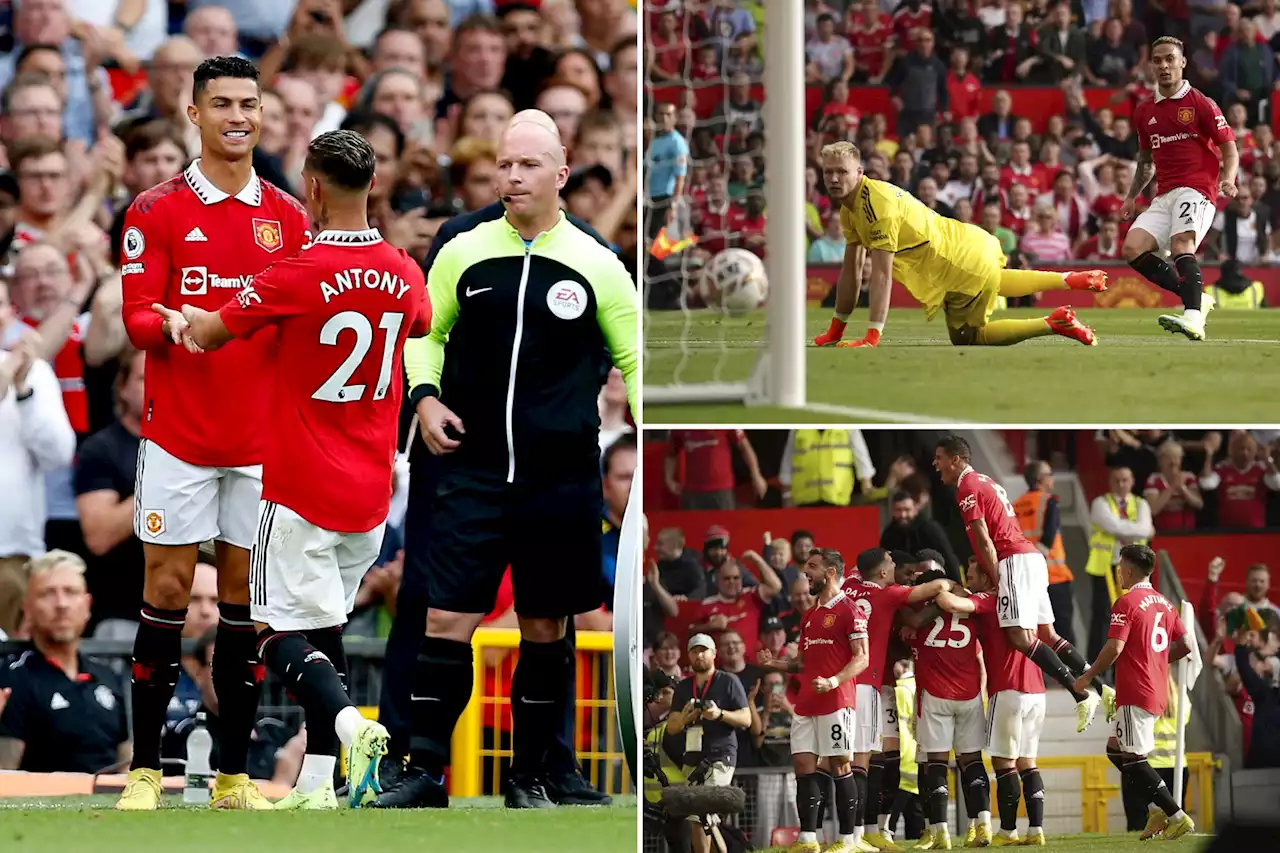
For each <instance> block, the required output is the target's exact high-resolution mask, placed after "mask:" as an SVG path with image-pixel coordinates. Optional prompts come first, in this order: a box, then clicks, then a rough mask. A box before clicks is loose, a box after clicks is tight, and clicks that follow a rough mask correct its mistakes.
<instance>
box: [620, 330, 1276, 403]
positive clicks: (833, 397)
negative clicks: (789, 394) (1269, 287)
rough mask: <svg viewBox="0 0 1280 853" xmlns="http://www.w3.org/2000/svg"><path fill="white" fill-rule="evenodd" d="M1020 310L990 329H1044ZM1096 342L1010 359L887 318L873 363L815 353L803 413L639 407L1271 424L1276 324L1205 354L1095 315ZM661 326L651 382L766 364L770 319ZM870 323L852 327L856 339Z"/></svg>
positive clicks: (1010, 353) (719, 375) (851, 354)
mask: <svg viewBox="0 0 1280 853" xmlns="http://www.w3.org/2000/svg"><path fill="white" fill-rule="evenodd" d="M1047 313H1048V310H1047V309H1013V310H1009V311H1003V312H1000V313H998V314H997V315H996V318H997V319H999V318H1006V317H1012V318H1026V317H1040V316H1044V315H1045V314H1047ZM1078 313H1079V316H1080V318H1081V320H1083V321H1084V322H1085V323H1087V324H1089V325H1090V326H1092V327H1093V328H1094V329H1095V330H1096V331H1097V333H1098V345H1097V346H1095V347H1085V346H1082V345H1080V344H1078V343H1076V342H1074V341H1070V340H1067V339H1065V338H1060V337H1056V336H1054V337H1047V338H1040V339H1037V340H1032V341H1026V342H1024V343H1021V344H1018V345H1016V346H1012V347H953V346H952V345H951V344H950V342H949V341H948V339H947V330H946V325H945V324H944V322H943V320H942V318H941V317H940V316H939V317H937V318H935V320H934V321H933V322H926V321H925V319H924V312H923V311H920V310H917V309H901V308H897V309H893V310H892V311H890V314H889V322H888V325H887V327H886V329H885V337H884V339H883V340H882V341H881V343H880V346H879V347H877V348H876V349H874V350H865V349H857V350H854V349H835V348H822V349H819V348H817V347H814V346H813V345H812V344H811V343H810V344H809V346H808V347H807V349H806V355H807V368H806V372H807V385H808V388H807V401H808V403H809V404H810V407H809V408H806V409H797V410H783V409H777V408H772V407H764V406H760V407H757V406H742V405H703V404H689V405H662V406H658V405H645V407H644V423H645V425H646V426H657V425H661V424H681V423H733V424H765V423H803V422H830V423H877V422H878V423H911V422H920V423H930V422H935V423H944V422H945V423H998V424H1056V423H1079V424H1108V423H1110V424H1117V423H1120V424H1177V423H1183V424H1187V423H1223V422H1229V423H1271V422H1274V421H1275V419H1276V412H1277V405H1276V401H1275V388H1276V387H1277V384H1276V379H1275V377H1276V376H1277V372H1278V371H1280V311H1271V310H1258V311H1215V312H1213V313H1212V314H1211V315H1210V316H1209V324H1208V335H1209V340H1207V341H1203V342H1192V341H1189V340H1187V339H1186V338H1183V337H1181V336H1174V335H1171V334H1169V333H1168V332H1165V331H1164V330H1163V329H1161V328H1160V327H1159V326H1158V325H1157V324H1156V317H1157V316H1159V315H1160V314H1161V313H1166V312H1165V311H1161V310H1145V309H1125V308H1112V309H1088V310H1081V311H1079V312H1078ZM685 316H686V315H684V314H682V313H681V312H678V311H672V312H653V313H650V314H648V315H647V317H646V324H645V362H644V380H645V382H646V383H647V384H663V385H665V384H670V383H671V382H672V381H673V380H674V379H675V377H676V374H677V372H679V375H680V379H681V380H682V381H684V382H705V381H711V380H714V379H719V380H721V381H741V380H744V379H746V378H747V377H748V376H749V375H750V374H751V371H752V368H753V367H754V365H755V363H756V361H757V359H758V357H759V356H760V355H761V354H762V353H763V344H764V340H765V325H764V323H765V319H764V312H763V311H760V312H757V313H755V314H752V315H749V316H747V317H739V318H728V317H724V316H723V315H720V314H717V313H714V312H711V311H696V312H692V313H691V314H689V315H688V316H689V318H690V322H689V323H688V325H687V326H686V322H685ZM830 317H831V311H830V310H829V309H826V308H810V309H809V311H808V319H807V323H808V326H807V329H806V336H805V337H806V340H808V341H812V340H813V337H814V335H816V334H818V333H819V332H821V331H824V330H825V329H826V327H827V323H828V321H829V319H830ZM865 324H866V311H865V310H862V309H860V310H859V311H858V312H857V313H856V314H854V316H853V319H852V320H851V321H850V323H849V332H850V333H852V334H848V333H847V337H859V336H861V335H862V332H863V330H864V329H865Z"/></svg>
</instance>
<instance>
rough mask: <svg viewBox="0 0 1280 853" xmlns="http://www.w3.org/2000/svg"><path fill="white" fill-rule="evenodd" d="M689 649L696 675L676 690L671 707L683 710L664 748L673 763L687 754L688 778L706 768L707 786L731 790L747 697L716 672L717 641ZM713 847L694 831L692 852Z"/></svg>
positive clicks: (696, 640) (699, 641)
mask: <svg viewBox="0 0 1280 853" xmlns="http://www.w3.org/2000/svg"><path fill="white" fill-rule="evenodd" d="M688 649H689V663H690V666H691V667H692V669H693V675H692V676H690V677H689V678H686V679H684V680H683V681H681V682H680V683H679V684H677V685H676V689H675V694H674V695H673V697H672V700H671V707H672V708H675V709H678V710H673V711H672V712H671V713H670V715H668V717H667V738H666V741H665V743H664V744H663V747H664V749H665V750H666V752H667V753H668V754H669V755H671V757H672V758H677V759H679V756H680V755H681V754H683V756H684V757H683V759H680V763H682V764H683V765H684V773H685V775H686V776H690V775H691V774H692V773H693V772H694V770H695V769H698V770H701V769H702V768H704V767H705V778H704V779H703V781H702V784H704V785H710V786H715V787H727V786H728V785H729V783H730V781H731V780H732V779H733V770H734V767H735V766H736V764H737V758H738V736H737V731H736V730H737V729H745V728H747V727H749V726H750V725H751V711H750V710H749V709H748V707H747V694H746V691H745V690H744V689H743V688H742V682H740V681H739V680H738V679H737V678H735V677H734V676H732V675H728V674H725V673H721V672H717V671H716V664H715V660H716V644H715V641H714V640H712V639H711V638H710V637H708V636H707V635H706V634H695V635H694V636H693V637H692V638H690V640H689V645H688ZM694 819H696V818H694ZM709 842H710V840H709V838H708V836H707V835H706V834H705V833H703V832H694V833H693V853H707V851H708V850H709V849H710V843H709Z"/></svg>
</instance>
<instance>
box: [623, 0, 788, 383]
mask: <svg viewBox="0 0 1280 853" xmlns="http://www.w3.org/2000/svg"><path fill="white" fill-rule="evenodd" d="M764 5H765V8H766V10H767V11H766V15H767V18H766V20H765V21H764V22H762V23H763V24H764V25H763V26H760V27H759V28H757V27H756V22H755V21H754V20H753V19H752V17H751V13H750V12H749V11H748V10H746V9H741V8H732V9H722V8H719V6H718V4H707V5H706V9H705V11H703V12H699V13H695V12H691V11H681V10H680V9H679V8H677V6H679V4H670V3H667V2H665V0H645V26H646V30H645V43H646V45H645V46H646V51H647V57H648V59H647V63H646V77H645V114H646V120H647V122H648V127H647V131H648V132H647V133H646V140H647V145H646V157H645V184H646V186H645V194H646V196H645V205H644V214H645V245H646V250H647V254H646V268H645V274H644V296H645V303H644V304H645V308H644V316H645V335H644V337H645V362H644V369H645V375H644V385H645V403H646V404H659V405H661V404H669V403H736V402H740V403H768V404H772V405H777V406H788V407H800V406H803V405H804V404H805V300H806V293H805V291H806V276H805V245H806V240H805V224H804V215H805V210H804V198H803V192H802V190H803V187H804V185H805V142H806V134H805V121H804V119H805V110H804V105H805V85H804V84H805V80H804V75H805V61H804V4H803V3H800V2H798V0H797V2H794V3H792V2H786V3H769V4H764ZM683 8H684V9H688V6H687V4H686V5H685V6H684V7H683ZM761 57H764V58H765V60H764V61H762V59H761ZM743 87H747V88H748V91H749V93H750V94H749V97H748V98H747V99H746V100H747V101H750V102H752V103H750V104H746V105H745V106H746V109H741V108H740V106H741V105H743V99H742V98H740V97H734V93H735V91H736V92H737V93H738V94H741V93H742V90H743ZM764 92H767V97H763V93H764ZM667 105H674V108H675V121H676V130H675V131H674V132H675V133H677V134H679V137H680V139H679V140H676V139H673V138H671V137H670V135H669V134H668V133H667V132H666V130H665V128H664V127H663V125H662V120H663V119H662V113H664V112H666V111H669V110H670V107H669V106H667ZM757 107H758V109H757ZM682 142H683V145H682V144H681V143H682ZM686 146H687V150H688V155H687V158H686V166H685V169H684V174H683V175H678V173H679V172H680V171H681V169H679V168H677V167H676V164H675V159H676V157H677V156H679V155H680V153H681V152H683V151H684V150H686ZM759 175H762V176H763V179H760V178H759V177H757V176H759ZM681 178H682V179H683V180H681ZM726 195H727V196H728V197H729V198H726ZM730 199H732V203H730ZM761 208H763V210H765V211H767V216H766V217H764V218H763V224H762V219H761V216H760V212H761ZM761 225H762V227H761ZM731 247H741V248H745V249H747V250H749V251H753V252H755V253H756V254H757V255H759V256H761V257H763V259H764V266H765V270H766V274H767V278H768V282H769V289H768V290H769V292H768V298H767V300H766V304H765V306H764V307H763V308H762V309H761V310H758V311H754V312H750V313H748V314H746V315H744V316H729V315H727V314H726V313H724V311H723V309H720V308H709V307H705V306H704V305H703V302H702V300H701V297H700V295H699V288H698V284H699V280H700V277H701V275H702V271H703V269H704V267H705V266H706V265H707V264H709V263H710V261H711V259H712V258H713V257H714V256H715V255H716V254H717V253H718V252H720V251H723V250H725V249H727V248H731Z"/></svg>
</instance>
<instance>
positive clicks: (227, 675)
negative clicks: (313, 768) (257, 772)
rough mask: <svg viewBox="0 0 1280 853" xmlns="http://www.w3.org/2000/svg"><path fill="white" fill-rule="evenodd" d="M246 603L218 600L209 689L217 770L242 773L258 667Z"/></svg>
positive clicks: (259, 686)
mask: <svg viewBox="0 0 1280 853" xmlns="http://www.w3.org/2000/svg"><path fill="white" fill-rule="evenodd" d="M257 641H258V637H257V632H256V631H255V630H254V625H253V619H252V618H251V617H250V616H249V605H247V604H228V603H227V602H219V603H218V633H217V634H216V635H215V636H214V640H213V690H214V692H215V693H217V694H218V722H219V724H220V725H219V726H218V771H219V772H221V773H226V774H229V775H234V774H237V773H244V772H245V771H246V767H247V762H248V757H249V741H250V740H251V739H252V737H253V723H254V720H255V719H256V718H257V716H258V696H259V694H261V692H262V677H263V671H262V666H261V665H260V663H259V660H258V642H257Z"/></svg>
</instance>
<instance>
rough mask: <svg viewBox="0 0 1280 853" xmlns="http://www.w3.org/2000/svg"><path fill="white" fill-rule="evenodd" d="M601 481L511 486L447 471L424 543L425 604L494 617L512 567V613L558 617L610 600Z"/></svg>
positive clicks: (585, 610)
mask: <svg viewBox="0 0 1280 853" xmlns="http://www.w3.org/2000/svg"><path fill="white" fill-rule="evenodd" d="M603 511H604V498H603V495H602V494H601V489H600V480H599V478H596V477H593V478H591V479H589V480H582V479H577V480H570V481H567V482H559V483H540V484H536V485H530V484H508V483H506V482H503V481H501V480H498V481H494V480H488V479H483V478H479V477H474V476H471V475H468V474H462V473H453V472H450V473H445V474H443V475H442V476H441V477H440V479H439V481H438V483H437V485H436V489H435V495H434V499H433V500H432V506H431V517H430V521H429V523H428V530H429V536H428V539H427V542H426V561H425V562H426V570H427V601H428V603H429V605H430V606H431V607H432V608H434V609H437V610H448V611H452V612H454V613H488V612H489V611H490V610H492V609H493V605H494V602H495V600H496V599H497V596H498V587H499V586H500V585H501V583H502V575H503V573H504V572H505V571H506V569H507V566H510V567H511V583H512V586H513V588H514V592H515V607H516V613H518V614H519V615H521V616H528V617H534V618H544V619H558V618H561V617H566V616H574V615H576V614H578V613H588V612H590V611H592V610H595V609H597V608H599V607H600V605H601V604H603V603H604V580H603V575H604V572H603V555H602V550H601V521H600V520H601V517H602V514H603Z"/></svg>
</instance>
